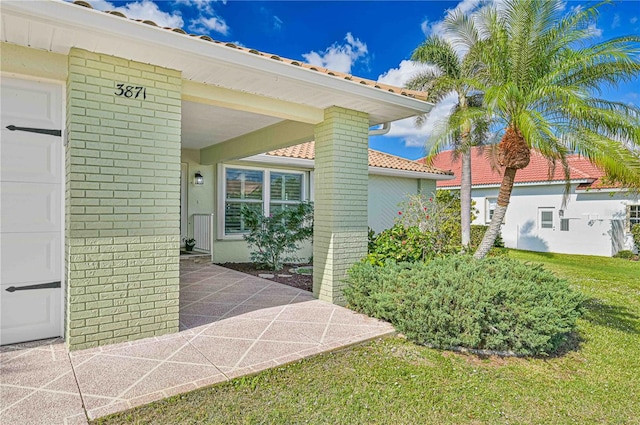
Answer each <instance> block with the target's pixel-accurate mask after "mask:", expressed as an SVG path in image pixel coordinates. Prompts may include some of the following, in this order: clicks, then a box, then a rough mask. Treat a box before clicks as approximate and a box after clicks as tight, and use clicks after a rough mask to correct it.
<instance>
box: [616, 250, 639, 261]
mask: <svg viewBox="0 0 640 425" xmlns="http://www.w3.org/2000/svg"><path fill="white" fill-rule="evenodd" d="M613 258H622V259H623V260H632V259H634V258H636V254H634V253H633V251H629V250H628V249H625V250H622V251H618V252H617V253H616V254H615V255H614V256H613Z"/></svg>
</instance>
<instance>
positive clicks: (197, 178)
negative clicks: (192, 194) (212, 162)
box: [193, 171, 204, 185]
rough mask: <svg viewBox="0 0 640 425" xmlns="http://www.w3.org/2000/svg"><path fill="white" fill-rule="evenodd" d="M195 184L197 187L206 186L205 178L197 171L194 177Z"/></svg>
mask: <svg viewBox="0 0 640 425" xmlns="http://www.w3.org/2000/svg"><path fill="white" fill-rule="evenodd" d="M193 184H196V185H203V184H204V177H202V174H201V173H200V171H196V174H195V175H194V176H193Z"/></svg>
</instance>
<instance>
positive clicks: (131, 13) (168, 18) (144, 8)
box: [88, 0, 184, 28]
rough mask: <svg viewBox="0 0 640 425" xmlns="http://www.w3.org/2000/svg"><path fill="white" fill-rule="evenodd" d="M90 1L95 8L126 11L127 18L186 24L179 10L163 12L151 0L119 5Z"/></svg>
mask: <svg viewBox="0 0 640 425" xmlns="http://www.w3.org/2000/svg"><path fill="white" fill-rule="evenodd" d="M88 2H89V3H90V4H91V6H93V8H94V9H97V10H114V11H117V12H120V13H124V14H125V15H126V16H127V18H131V19H148V20H150V21H153V22H155V23H156V24H158V25H159V26H161V27H172V28H182V26H183V25H184V21H183V20H182V16H181V15H180V14H179V13H178V12H172V13H167V12H163V11H162V10H160V8H158V5H157V4H155V3H154V2H152V1H151V0H142V1H135V2H131V3H126V4H125V5H124V6H118V7H116V6H114V5H113V3H110V2H108V1H106V0H88Z"/></svg>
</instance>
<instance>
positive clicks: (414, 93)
mask: <svg viewBox="0 0 640 425" xmlns="http://www.w3.org/2000/svg"><path fill="white" fill-rule="evenodd" d="M73 4H75V5H78V6H82V7H87V8H89V9H93V6H91V4H89V3H87V2H86V1H82V0H76V1H74V2H73ZM105 13H108V14H110V15H114V16H118V17H121V18H125V19H128V18H127V16H126V15H124V14H123V13H121V12H118V11H113V10H112V11H106V12H105ZM131 20H132V21H134V22H140V23H143V24H147V25H151V26H154V27H158V28H160V26H159V25H158V24H156V23H155V22H153V21H150V20H142V19H131ZM162 28H163V29H166V30H168V31H173V32H175V33H178V34H182V35H184V36H187V37H195V38H199V39H200V40H205V41H209V42H211V43H215V44H222V45H224V46H226V47H228V48H230V49H235V50H242V51H245V52H249V53H252V54H254V55H258V56H263V57H265V58H269V59H273V60H276V61H279V62H284V63H287V64H289V65H292V66H298V67H301V68H306V69H310V70H312V71H316V72H320V73H322V74H325V75H330V76H332V77H336V78H343V79H345V80H349V81H354V82H356V83H359V84H363V85H365V86H370V87H374V88H376V89H379V90H384V91H388V92H391V93H396V94H400V95H403V96H407V97H411V98H415V99H419V100H424V101H426V100H427V93H425V92H422V91H418V90H408V89H404V88H401V87H396V86H391V85H389V84H383V83H379V82H377V81H373V80H369V79H366V78H360V77H356V76H354V75H351V74H345V73H343V72H338V71H332V70H330V69H327V68H323V67H321V66H316V65H310V64H308V63H304V62H302V61H297V60H293V59H287V58H283V57H281V56H278V55H275V54H271V53H265V52H261V51H259V50H255V49H249V48H246V47H241V46H237V45H235V44H233V43H227V42H224V41H218V40H214V39H212V38H211V37H209V36H208V35H199V34H188V33H187V32H186V31H184V30H183V29H182V28H171V27H162Z"/></svg>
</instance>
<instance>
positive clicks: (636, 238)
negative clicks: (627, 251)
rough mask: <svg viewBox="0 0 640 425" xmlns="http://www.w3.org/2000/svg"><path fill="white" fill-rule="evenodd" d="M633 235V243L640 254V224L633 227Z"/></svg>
mask: <svg viewBox="0 0 640 425" xmlns="http://www.w3.org/2000/svg"><path fill="white" fill-rule="evenodd" d="M631 235H633V243H635V244H636V249H637V250H638V253H639V254H640V223H638V224H634V225H632V226H631Z"/></svg>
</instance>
